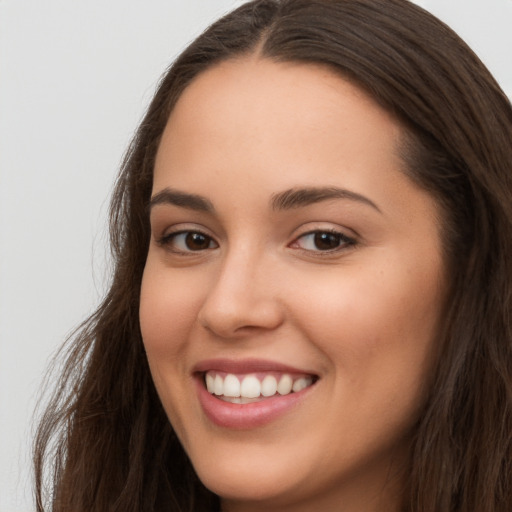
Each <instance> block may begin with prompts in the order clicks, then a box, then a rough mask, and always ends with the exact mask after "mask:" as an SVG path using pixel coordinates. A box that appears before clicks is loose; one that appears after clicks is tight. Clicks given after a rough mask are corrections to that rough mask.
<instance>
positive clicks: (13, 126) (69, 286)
mask: <svg viewBox="0 0 512 512" xmlns="http://www.w3.org/2000/svg"><path fill="white" fill-rule="evenodd" d="M241 3H242V2H241V1H236V0H149V1H148V0H145V1H142V0H108V1H105V0H88V1H87V2H86V1H78V0H76V1H70V0H0V512H29V511H32V510H34V505H33V503H32V498H31V474H30V450H29V447H30V443H31V438H32V431H33V423H34V422H33V417H32V415H33V410H34V407H35V405H36V402H37V400H38V393H39V391H40V388H41V386H42V379H43V375H44V371H45V368H46V367H47V365H48V362H49V359H50V357H51V355H52V354H53V353H54V352H55V350H56V349H57V347H58V346H59V345H60V344H61V343H62V341H63V340H64V338H65V337H66V335H67V334H68V333H69V332H70V330H71V329H72V328H73V327H74V326H76V325H77V324H78V323H79V322H80V321H81V320H83V319H84V318H85V317H86V316H87V314H88V313H90V312H92V310H93V308H94V306H95V305H96V304H97V303H98V301H99V299H100V298H101V297H102V295H103V293H104V291H105V283H106V282H107V275H108V270H107V269H108V265H107V262H108V248H107V243H106V240H107V236H106V235H107V233H106V212H107V207H108V198H109V195H110V191H111V188H112V184H113V180H114V176H115V174H116V172H117V169H118V166H119V162H120V160H121V158H122V155H123V152H124V149H125V148H126V146H127V144H128V142H129V140H130V137H131V135H132V133H133V131H134V130H135V128H136V126H137V123H138V121H139V120H140V119H141V116H142V114H143V112H144V109H145V108H146V106H147V104H148V102H149V100H150V98H151V95H152V92H153V90H154V87H155V84H156V83H157V81H158V78H159V76H160V75H161V73H162V72H163V71H164V70H165V68H166V67H167V66H168V65H169V63H170V62H171V61H172V60H173V58H174V57H176V55H177V54H178V53H179V52H180V50H182V49H183V48H184V47H185V45H186V44H187V43H188V42H189V41H190V40H191V39H193V38H194V36H196V35H198V34H199V33H200V32H201V31H202V30H203V29H204V28H205V27H206V26H207V25H208V24H209V23H210V22H211V21H213V20H214V19H216V18H217V17H218V16H219V15H221V14H223V13H225V12H227V11H228V10H230V9H231V8H232V7H235V6H237V5H240V4H241ZM417 3H419V4H420V5H422V6H423V7H425V8H427V9H428V10H430V11H431V12H433V13H434V14H436V15H437V16H439V17H440V18H441V19H443V20H444V21H446V22H447V23H448V24H449V25H451V26H452V27H453V28H455V30H456V31H457V32H459V34H460V35H461V36H462V37H463V38H464V39H465V40H466V41H467V42H468V43H469V44H470V46H472V47H473V49H474V50H475V51H476V52H477V54H478V55H479V56H480V57H481V58H482V60H483V61H484V62H485V63H486V64H487V66H488V67H489V68H490V70H491V71H492V72H493V73H494V74H495V76H496V78H497V79H498V81H499V82H500V83H501V85H502V87H503V88H504V89H505V90H506V91H507V92H508V93H509V96H510V95H511V93H512V59H511V56H510V50H511V49H512V31H511V30H510V27H512V0H423V1H420V0H418V2H417Z"/></svg>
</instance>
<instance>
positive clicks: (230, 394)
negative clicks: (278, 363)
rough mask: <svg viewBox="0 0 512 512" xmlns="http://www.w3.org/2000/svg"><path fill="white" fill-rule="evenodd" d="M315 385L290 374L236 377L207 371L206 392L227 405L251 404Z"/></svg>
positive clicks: (312, 380) (308, 379)
mask: <svg viewBox="0 0 512 512" xmlns="http://www.w3.org/2000/svg"><path fill="white" fill-rule="evenodd" d="M313 382H314V379H313V376H311V375H292V374H289V373H257V374H254V373H253V374H246V375H235V374H233V373H222V372H218V371H208V372H206V373H205V384H206V389H207V390H208V392H209V393H211V394H212V395H215V396H217V397H218V398H220V399H221V400H224V401H225V402H231V403H235V404H248V403H254V402H259V401H262V400H265V399H268V398H271V397H274V396H276V395H277V396H285V395H289V394H290V393H298V392H300V391H302V390H303V389H306V388H307V387H309V386H311V385H312V384H313Z"/></svg>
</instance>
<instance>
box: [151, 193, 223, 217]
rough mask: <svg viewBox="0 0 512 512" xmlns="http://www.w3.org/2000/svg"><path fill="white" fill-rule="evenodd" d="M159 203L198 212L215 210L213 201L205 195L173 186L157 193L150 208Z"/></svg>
mask: <svg viewBox="0 0 512 512" xmlns="http://www.w3.org/2000/svg"><path fill="white" fill-rule="evenodd" d="M157 204H171V205H174V206H180V207H181V208H188V209H189V210H195V211H198V212H213V210H214V208H213V204H212V203H211V201H209V200H208V199H206V198H205V197H202V196H199V195H196V194H188V193H186V192H180V191H179V190H174V189H171V188H164V189H163V190H162V191H160V192H158V194H155V195H154V196H153V197H152V198H151V200H150V202H149V209H150V210H151V209H152V208H153V207H154V206H156V205H157Z"/></svg>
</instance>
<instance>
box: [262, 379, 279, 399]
mask: <svg viewBox="0 0 512 512" xmlns="http://www.w3.org/2000/svg"><path fill="white" fill-rule="evenodd" d="M276 391H277V380H276V378H275V377H274V376H273V375H267V376H266V377H265V378H264V379H263V382H262V383H261V394H262V395H263V396H274V395H275V394H276Z"/></svg>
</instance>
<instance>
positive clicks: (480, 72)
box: [34, 0, 512, 512]
mask: <svg viewBox="0 0 512 512" xmlns="http://www.w3.org/2000/svg"><path fill="white" fill-rule="evenodd" d="M251 53H257V54H259V56H261V57H262V58H267V59H272V60H275V61H285V62H301V63H314V64H322V65H326V66H329V67H330V68H331V69H333V70H335V71H336V72H338V73H340V74H341V75H342V76H344V77H345V78H347V79H348V80H351V81H352V82H353V83H354V84H356V85H358V86H359V87H361V88H362V89H364V90H365V91H366V92H367V93H369V94H370V95H371V96H372V97H373V98H374V99H375V100H376V101H377V102H378V103H379V104H380V105H382V106H383V107H384V108H386V109H387V110H388V111H389V112H391V113H392V114H393V115H394V116H396V118H398V119H399V120H400V121H401V122H402V123H403V125H404V127H405V129H406V130H405V133H406V135H405V137H404V140H403V144H402V147H401V151H402V154H403V158H404V162H405V164H406V165H405V166H404V167H405V168H406V170H405V172H407V173H409V175H410V176H411V178H412V179H413V180H415V181H416V182H417V183H418V184H419V185H420V186H421V187H423V188H425V189H426V190H428V191H429V192H430V193H431V194H432V195H433V197H435V198H436V199H437V200H438V202H439V204H440V205H441V210H442V212H443V213H444V218H443V228H444V242H445V249H446V257H447V262H448V268H449V275H450V279H451V283H450V284H451V289H452V293H451V297H450V303H449V305H448V307H447V311H446V325H445V332H444V338H443V339H442V340H441V353H440V356H439V364H438V365H437V368H436V372H435V375H434V376H433V380H432V385H431V389H430V394H429V397H428V401H427V404H426V406H425V409H424V411H423V412H422V415H421V418H420V420H419V422H418V425H417V428H416V430H415V433H414V439H413V447H412V450H411V460H410V472H409V475H410V477H409V479H408V482H407V485H406V488H405V489H404V510H406V511H408V512H441V511H442V512H455V511H457V512H476V511H478V512H510V511H511V510H512V199H511V198H512V108H511V105H510V102H509V100H508V99H507V98H506V96H505V95H504V94H503V92H502V91H501V90H500V88H499V87H498V85H497V84H496V82H495V81H494V79H493V78H492V77H491V75H490V74H489V72H488V71H487V70H486V68H485V67H484V66H483V64H481V62H480V61H479V60H478V58H477V57H476V56H475V55H474V54H473V53H472V51H471V50H470V49H469V48H468V47H467V46H466V45H465V44H464V43H463V42H462V41H461V40H460V39H459V38H458V37H457V36H456V35H455V34H454V33H453V32H452V31H451V30H450V29H449V28H447V27H446V26H445V25H443V24H442V23H441V22H439V21H438V20H436V19H435V18H434V17H433V16H431V15H429V14H428V13H426V12H425V11H423V10H422V9H421V8H419V7H417V6H415V5H414V4H412V3H410V2H408V1H407V0H255V1H253V2H249V3H246V4H244V5H242V6H241V7H239V8H238V9H236V10H235V11H233V12H232V13H230V14H228V15H227V16H225V17H224V18H222V19H221V20H219V21H217V22H216V23H215V24H214V25H212V26H211V27H210V28H209V29H207V30H206V31H205V32H204V33H203V34H202V35H201V36H199V37H198V38H197V40H196V41H194V42H193V43H192V44H191V45H190V46H189V47H188V48H187V49H186V50H185V51H184V52H183V53H182V54H181V56H180V57H179V58H178V59H177V60H176V61H175V62H174V64H173V65H172V66H171V67H170V69H169V70H168V72H167V73H166V74H165V76H164V78H163V79H162V81H161V83H160V85H159V87H158V90H157V92H156V94H155V97H154V99H153V101H152V103H151V105H150V106H149V109H148V112H147V114H146V116H145V117H144V119H143V121H142V123H141V125H140V127H139V129H138V131H137V133H136V135H135V137H134V139H133V141H132V143H131V145H130V147H129V150H128V152H127V154H126V157H125V160H124V163H123V165H122V168H121V171H120V174H119V177H118V180H117V184H116V188H115V192H114V196H113V199H112V203H111V209H110V229H111V246H112V255H113V265H114V272H113V278H112V283H111V286H110V290H109V292H108V294H107V296H106V297H105V299H104V301H103V303H102V304H101V305H100V307H99V308H98V309H97V311H96V312H95V313H94V314H93V315H92V316H91V317H90V318H89V319H88V320H87V321H86V322H85V323H84V324H83V325H82V326H81V327H80V328H79V329H77V331H76V332H75V334H74V335H73V336H72V337H71V338H70V339H69V340H68V342H67V344H66V346H65V349H63V350H64V351H65V352H63V353H61V354H60V357H61V358H62V357H64V358H65V363H64V365H63V367H62V368H61V371H60V380H59V388H58V390H57V391H56V392H55V393H54V395H53V399H52V401H51V402H50V404H49V406H48V407H47V409H46V412H45V413H44V415H43V417H42V420H41V423H40V426H39V429H38V433H37V437H36V441H35V450H34V460H35V474H36V496H37V510H38V511H39V512H41V511H43V510H48V511H49V510H51V511H53V512H69V511H73V512H91V511H94V512H107V511H109V512H112V511H119V512H130V511H134V512H135V511H137V512H139V511H141V510H143V511H145V512H151V511H162V512H163V511H168V512H169V511H197V510H218V508H219V500H218V498H217V497H216V496H215V495H213V494H212V493H211V492H210V491H208V490H207V489H206V488H204V487H203V485H202V484H201V483H200V482H199V480H198V479H197V477H196V475H195V473H194V470H193V468H192V467H191V464H190V462H189V461H188V458H187V456H186V455H185V453H184V452H183V449H182V448H181V446H180V444H179V442H178V440H177V439H176V436H175V434H174V432H173V430H172V427H171V425H170V424H169V421H168V420H167V417H166V415H165V413H164V412H163V409H162V407H161V404H160V402H159V399H158V397H157V395H156V392H155V389H154V387H153V383H152V380H151V376H150V372H149V368H148V364H147V361H146V357H145V353H144V348H143V344H142V340H141V335H140V329H139V322H138V309H139V293H140V284H141V278H142V272H143V269H144V264H145V258H146V253H147V249H148V242H149V221H148V214H147V205H148V201H149V198H150V194H151V187H152V173H153V163H154V160H155V154H156V151H157V148H158V144H159V140H160V137H161V135H162V132H163V130H164V127H165V124H166V122H167V119H168V117H169V114H170V112H171V110H172V108H173V106H174V104H175V102H176V101H177V99H178V98H179V96H180V94H181V93H182V91H183V90H184V89H185V88H186V87H187V85H188V84H189V83H190V82H191V81H192V80H193V79H194V78H195V77H196V76H197V75H198V74H200V73H201V72H202V71H204V70H205V69H207V68H209V67H211V66H213V65H215V63H218V62H220V61H223V60H226V59H231V58H237V57H241V56H243V55H245V54H251Z"/></svg>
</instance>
